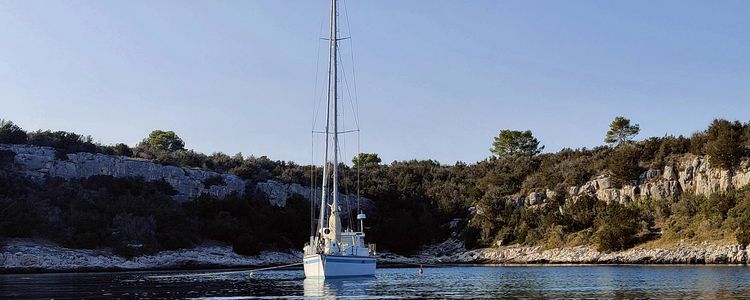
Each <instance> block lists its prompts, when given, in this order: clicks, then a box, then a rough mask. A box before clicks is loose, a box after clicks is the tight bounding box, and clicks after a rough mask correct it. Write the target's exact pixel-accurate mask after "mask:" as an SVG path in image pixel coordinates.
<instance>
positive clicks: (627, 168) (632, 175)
mask: <svg viewBox="0 0 750 300" xmlns="http://www.w3.org/2000/svg"><path fill="white" fill-rule="evenodd" d="M640 158H641V149H640V148H639V147H638V146H637V145H633V144H621V145H619V146H618V147H617V148H615V150H614V151H612V153H611V154H610V156H609V158H608V159H607V169H608V170H609V172H610V175H611V176H612V177H611V180H612V183H613V184H614V185H615V186H617V187H619V186H622V185H624V184H629V183H631V182H633V181H634V180H636V179H638V176H639V175H640V174H641V172H642V171H643V169H642V168H641V167H640V166H639V165H638V163H639V161H640Z"/></svg>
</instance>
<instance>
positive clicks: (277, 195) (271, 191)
mask: <svg viewBox="0 0 750 300" xmlns="http://www.w3.org/2000/svg"><path fill="white" fill-rule="evenodd" d="M255 190H256V191H258V192H261V193H263V194H265V195H266V198H268V199H269V201H270V202H271V204H273V205H276V206H280V207H284V206H286V201H287V200H288V199H289V198H290V197H292V196H294V195H299V196H301V197H303V198H305V199H307V200H308V201H309V200H310V197H311V196H314V197H316V199H317V200H320V194H321V190H320V188H316V189H315V191H314V192H313V191H312V189H311V188H310V187H307V186H302V185H301V184H299V183H284V182H279V181H275V180H268V181H266V182H259V183H258V184H257V185H256V187H255ZM339 201H340V205H339V206H341V209H342V211H344V212H348V211H351V210H355V211H356V208H357V195H356V194H349V195H346V194H342V193H339ZM359 202H360V207H361V208H362V209H363V210H366V211H369V210H370V209H372V208H374V204H373V202H372V200H370V199H368V198H365V197H360V199H359Z"/></svg>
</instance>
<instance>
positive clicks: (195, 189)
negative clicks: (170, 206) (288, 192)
mask: <svg viewBox="0 0 750 300" xmlns="http://www.w3.org/2000/svg"><path fill="white" fill-rule="evenodd" d="M0 150H10V151H13V152H15V153H16V157H15V163H16V165H17V166H18V167H20V168H21V170H22V172H23V173H24V174H25V175H26V176H29V177H31V178H34V179H37V180H42V179H44V177H46V176H50V177H61V178H64V179H66V180H70V179H78V178H87V177H91V176H94V175H109V176H113V177H118V178H122V177H143V178H144V179H145V180H147V181H155V180H162V179H163V180H165V181H166V182H167V183H169V184H170V185H171V186H172V187H173V188H174V189H175V190H176V191H177V195H175V196H174V199H175V200H177V201H180V202H184V201H190V200H192V199H193V198H195V197H198V196H200V195H201V194H204V193H205V194H209V195H212V196H215V197H218V198H223V197H226V196H228V195H229V194H231V193H237V194H239V195H242V194H243V193H244V192H245V182H244V181H243V180H242V179H240V178H239V177H237V176H234V175H229V174H221V173H216V172H211V171H206V170H200V169H189V168H180V167H174V166H164V165H160V164H157V163H153V162H151V161H148V160H141V159H133V158H128V157H122V156H112V155H105V154H100V153H86V152H81V153H71V154H68V155H67V160H59V159H57V158H56V157H55V150H54V149H52V148H49V147H38V146H31V145H7V144H0ZM214 176H219V177H221V178H222V179H224V184H223V185H212V186H209V187H205V185H204V184H203V182H204V181H205V180H206V179H208V178H211V177H214Z"/></svg>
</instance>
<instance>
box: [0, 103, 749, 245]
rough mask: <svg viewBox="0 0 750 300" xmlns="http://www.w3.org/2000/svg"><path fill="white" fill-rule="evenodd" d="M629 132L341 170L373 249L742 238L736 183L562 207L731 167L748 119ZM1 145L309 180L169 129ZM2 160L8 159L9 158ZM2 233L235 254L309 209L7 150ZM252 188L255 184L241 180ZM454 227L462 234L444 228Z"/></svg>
mask: <svg viewBox="0 0 750 300" xmlns="http://www.w3.org/2000/svg"><path fill="white" fill-rule="evenodd" d="M639 129H640V128H639V126H638V125H637V124H635V125H632V124H631V123H630V120H627V119H625V118H616V119H615V120H614V121H613V122H612V124H611V126H610V128H609V131H607V134H606V136H605V142H607V143H608V144H609V146H600V147H596V148H593V149H586V148H582V149H563V150H560V151H558V152H556V153H541V150H542V148H543V146H542V145H541V143H540V142H539V141H538V140H537V139H536V138H534V137H533V134H532V133H531V132H530V131H514V130H503V131H501V132H500V134H499V135H498V137H497V138H495V140H494V143H493V148H492V149H491V153H492V154H493V156H491V157H489V158H488V159H485V160H482V161H479V162H477V163H473V164H467V163H463V162H456V163H455V164H452V165H444V164H440V163H438V162H436V161H432V160H411V161H394V162H391V163H389V164H383V163H382V162H381V160H380V158H379V157H378V156H377V155H376V154H372V153H367V154H362V155H360V156H358V157H357V158H355V159H354V160H353V164H352V166H353V167H350V166H348V165H344V164H342V165H341V170H342V172H343V174H344V176H343V178H344V179H343V181H342V184H343V187H342V190H344V191H350V192H351V191H354V190H355V189H356V185H355V182H354V179H355V178H356V172H357V171H359V172H360V173H361V178H362V183H361V189H362V192H363V194H364V195H365V196H366V197H368V198H370V199H372V200H373V201H374V202H375V205H376V209H375V210H374V211H373V212H371V213H370V214H369V218H368V220H367V223H368V225H369V226H370V228H369V232H368V234H369V237H368V239H369V240H370V241H373V242H377V243H378V244H379V248H381V249H383V248H385V249H389V250H392V251H396V252H402V253H410V252H413V251H415V250H417V249H418V248H419V247H420V246H421V245H424V244H426V243H432V242H439V241H442V240H444V239H446V238H448V237H449V236H451V235H454V236H456V237H459V238H461V239H463V240H464V241H465V242H466V245H467V246H469V247H479V246H491V245H495V244H525V245H543V246H545V247H558V246H565V245H582V244H594V245H596V246H597V247H598V248H599V249H601V250H604V251H612V250H620V249H625V248H628V247H631V246H633V245H635V244H638V243H642V242H646V241H650V240H654V239H659V241H667V242H668V241H676V240H679V239H696V240H706V239H729V240H731V239H737V240H738V241H739V242H741V243H743V244H747V243H748V242H749V241H750V225H748V224H750V193H748V192H747V191H746V190H745V189H740V190H737V191H733V192H728V193H724V194H717V195H712V196H710V197H702V196H694V195H688V194H683V195H679V196H677V197H675V198H674V199H658V200H643V199H632V201H629V202H627V203H625V204H619V203H612V204H606V203H604V202H603V201H598V200H597V199H595V198H591V197H585V196H584V197H580V198H578V199H577V200H576V201H572V200H571V199H570V197H569V195H567V190H568V187H570V186H580V185H582V184H583V183H585V182H587V181H589V180H591V179H592V178H594V177H596V176H598V175H602V174H607V175H609V176H610V178H611V180H612V182H613V184H615V185H616V186H619V185H625V184H632V183H633V182H634V181H635V180H636V179H637V178H638V176H639V175H640V174H641V173H642V172H643V171H645V170H647V169H650V168H662V167H664V166H665V165H669V164H673V163H674V161H675V160H676V159H678V158H679V157H680V156H683V155H689V154H692V155H709V160H710V163H711V165H713V166H719V167H721V168H724V169H732V168H735V167H736V166H737V165H738V164H739V162H740V161H741V159H742V158H743V157H746V156H747V155H748V148H750V125H748V124H747V123H741V122H738V121H734V122H731V121H726V120H721V119H717V120H715V121H713V122H712V123H711V124H710V126H709V127H708V128H707V129H706V130H704V131H700V132H696V133H695V134H693V135H692V136H690V137H683V136H669V135H667V136H663V137H651V138H647V139H644V140H641V141H637V142H636V141H633V138H634V137H635V136H636V135H637V134H638V131H639ZM0 143H22V144H23V143H25V144H33V145H40V146H50V147H54V148H55V149H57V151H58V154H59V156H60V158H61V159H65V154H66V153H71V152H79V151H84V152H97V153H105V154H114V155H124V156H131V157H137V158H145V159H152V160H154V161H157V162H159V163H162V164H169V165H178V166H183V167H198V168H204V169H209V170H214V171H217V172H226V173H231V174H235V175H237V176H239V177H241V178H243V179H246V180H248V181H249V182H250V183H254V182H260V181H264V180H268V179H274V180H281V181H287V182H297V183H301V184H305V185H309V184H310V182H312V181H316V180H317V181H319V180H320V177H321V176H320V172H321V171H320V169H319V168H316V169H315V171H316V172H315V173H316V176H314V177H312V178H311V173H310V170H311V167H310V166H301V165H297V164H295V163H293V162H285V161H274V160H270V159H268V158H267V157H265V156H262V157H254V156H250V157H244V156H243V155H242V154H239V153H238V154H236V155H233V156H230V155H227V154H223V153H214V154H211V155H205V154H202V153H197V152H195V151H192V150H187V149H185V143H184V141H182V139H180V138H179V137H178V136H177V135H176V134H175V133H174V132H171V131H154V132H152V133H151V134H150V135H149V136H148V137H147V138H145V139H144V140H143V141H142V142H141V143H139V144H138V145H136V146H135V147H132V148H131V147H129V146H127V145H124V144H117V145H113V146H107V145H99V144H96V143H92V139H91V138H90V137H86V136H82V135H78V134H75V133H69V132H60V131H58V132H50V131H35V132H25V131H23V130H22V129H21V128H18V126H15V125H14V124H12V123H11V122H8V121H2V123H0ZM9 157H10V158H9ZM0 160H2V161H4V162H5V163H4V167H3V171H2V173H1V174H2V176H1V177H0V236H2V237H28V236H44V237H48V238H53V239H54V240H57V241H59V242H61V243H63V244H66V245H71V246H75V247H94V246H100V245H109V246H112V247H115V249H118V251H120V252H121V253H124V254H135V253H140V252H150V251H155V250H160V249H174V248H179V247H188V246H192V245H194V244H196V243H198V242H200V241H202V240H208V239H210V240H219V241H225V242H229V243H232V244H233V245H234V247H235V250H236V251H238V252H239V253H248V254H249V253H257V251H258V250H259V249H261V248H265V247H279V248H284V247H299V246H300V245H301V244H302V243H303V242H304V241H306V239H307V238H306V237H307V235H308V233H309V231H308V227H309V210H310V207H309V204H307V202H305V201H304V200H303V199H291V200H290V202H289V203H290V205H289V206H287V207H286V208H284V209H280V208H276V207H272V206H270V205H269V204H268V203H267V202H266V201H265V200H264V199H262V198H259V197H257V195H254V194H253V193H247V196H245V197H236V196H235V197H229V198H227V199H223V200H220V199H211V198H209V197H206V196H202V197H200V198H199V199H197V201H193V202H189V203H186V204H182V205H180V204H177V203H174V202H172V201H170V200H169V195H170V193H171V191H170V188H169V186H168V185H166V184H165V183H159V182H143V181H142V180H140V179H137V178H132V179H113V178H109V177H102V176H97V177H92V178H89V179H86V180H79V181H72V182H62V181H59V180H56V179H53V178H50V179H47V180H46V181H45V182H44V183H34V182H30V181H28V180H26V179H24V178H22V177H20V176H17V175H16V174H14V173H13V171H12V168H11V167H9V165H10V164H9V163H8V162H9V161H12V153H10V154H9V153H0ZM250 186H251V188H252V184H251V185H250ZM546 190H550V191H553V192H554V194H555V195H556V196H554V197H552V199H548V201H547V203H546V204H544V205H535V206H527V205H519V203H518V201H517V200H518V197H517V196H518V195H526V194H528V193H530V192H537V191H546ZM452 220H457V221H458V226H457V227H455V228H450V227H449V224H450V223H451V221H452Z"/></svg>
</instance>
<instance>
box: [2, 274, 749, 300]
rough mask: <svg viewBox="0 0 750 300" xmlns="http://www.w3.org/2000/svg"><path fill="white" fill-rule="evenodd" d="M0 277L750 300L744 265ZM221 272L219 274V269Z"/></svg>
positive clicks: (371, 294) (242, 288)
mask: <svg viewBox="0 0 750 300" xmlns="http://www.w3.org/2000/svg"><path fill="white" fill-rule="evenodd" d="M210 272H213V271H163V272H126V273H68V274H31V275H29V274H24V275H18V274H15V275H0V297H1V298H12V299H23V298H56V299H65V298H76V299H78V298H110V297H115V298H232V299H244V298H276V297H280V298H304V297H312V298H320V297H323V298H355V299H359V298H379V299H382V298H658V299H664V298H689V299H697V298H710V299H728V298H750V267H746V266H510V267H508V266H503V267H441V268H426V269H425V275H424V276H419V275H418V272H417V269H415V268H398V269H397V268H390V269H386V268H382V269H378V272H377V276H376V277H375V278H365V279H347V280H325V281H323V280H309V279H305V278H304V275H303V273H302V271H301V270H274V271H261V272H255V273H253V275H252V276H248V274H247V273H230V274H218V275H216V274H214V275H211V274H208V273H210ZM217 272H221V271H217Z"/></svg>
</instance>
